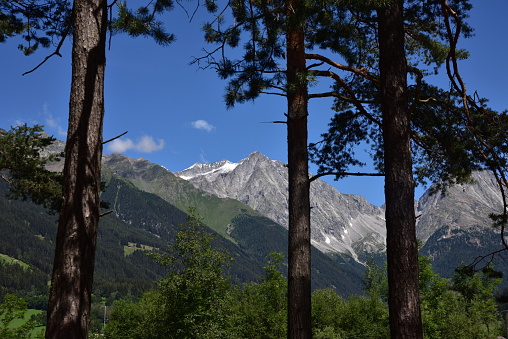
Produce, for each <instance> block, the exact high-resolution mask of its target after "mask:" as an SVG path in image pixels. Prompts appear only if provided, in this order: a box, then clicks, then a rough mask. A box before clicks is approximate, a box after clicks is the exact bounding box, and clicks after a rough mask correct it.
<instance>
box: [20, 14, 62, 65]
mask: <svg viewBox="0 0 508 339" xmlns="http://www.w3.org/2000/svg"><path fill="white" fill-rule="evenodd" d="M71 26H72V21H71V20H69V24H68V25H67V28H66V29H65V32H64V34H63V35H62V38H61V39H60V42H59V43H58V46H57V47H56V50H55V51H54V52H53V53H51V54H50V55H48V56H47V57H46V58H45V59H44V60H43V61H42V62H41V63H40V64H38V65H37V66H36V67H35V68H33V69H32V70H30V71H28V72H25V73H23V74H22V75H27V74H29V73H32V72H33V71H35V70H36V69H37V68H39V67H41V66H42V65H43V64H44V63H45V62H46V61H48V59H49V58H51V57H52V56H53V55H58V56H59V57H62V55H61V54H60V48H61V47H62V45H63V43H64V41H65V38H66V37H67V35H68V34H69V31H70V30H71Z"/></svg>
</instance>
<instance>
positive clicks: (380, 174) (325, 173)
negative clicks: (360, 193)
mask: <svg viewBox="0 0 508 339" xmlns="http://www.w3.org/2000/svg"><path fill="white" fill-rule="evenodd" d="M325 175H337V176H339V175H341V176H354V177H384V176H385V175H384V173H360V172H356V173H353V172H323V173H319V174H316V175H314V176H313V177H312V178H310V179H309V182H313V181H314V180H316V179H319V178H321V177H324V176H325Z"/></svg>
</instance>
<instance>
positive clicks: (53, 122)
mask: <svg viewBox="0 0 508 339" xmlns="http://www.w3.org/2000/svg"><path fill="white" fill-rule="evenodd" d="M42 114H43V116H44V128H45V129H46V130H48V129H49V130H50V131H56V132H57V134H58V136H60V137H65V136H67V130H66V129H64V128H63V127H62V125H61V124H60V119H57V118H54V117H53V114H51V112H50V110H49V108H48V104H46V103H45V104H44V105H42Z"/></svg>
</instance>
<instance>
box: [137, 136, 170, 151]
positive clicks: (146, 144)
mask: <svg viewBox="0 0 508 339" xmlns="http://www.w3.org/2000/svg"><path fill="white" fill-rule="evenodd" d="M163 148H164V140H162V139H159V140H158V143H156V142H155V141H154V140H153V137H149V136H147V135H145V136H144V137H142V138H141V140H140V141H139V142H138V144H137V145H136V150H138V151H140V152H144V153H151V152H155V151H160V150H161V149H163Z"/></svg>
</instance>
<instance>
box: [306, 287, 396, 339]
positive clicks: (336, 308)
mask: <svg viewBox="0 0 508 339" xmlns="http://www.w3.org/2000/svg"><path fill="white" fill-rule="evenodd" d="M312 332H313V336H314V337H315V338H320V339H332V338H349V337H358V338H389V337H390V334H389V330H388V307H387V306H386V304H385V303H384V302H382V301H381V300H380V299H379V298H378V297H375V296H370V297H368V298H366V297H364V296H360V297H350V298H349V299H348V300H345V299H343V298H342V297H340V296H338V295H337V294H336V293H335V292H334V291H333V290H331V289H324V290H317V291H314V293H313V294H312Z"/></svg>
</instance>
